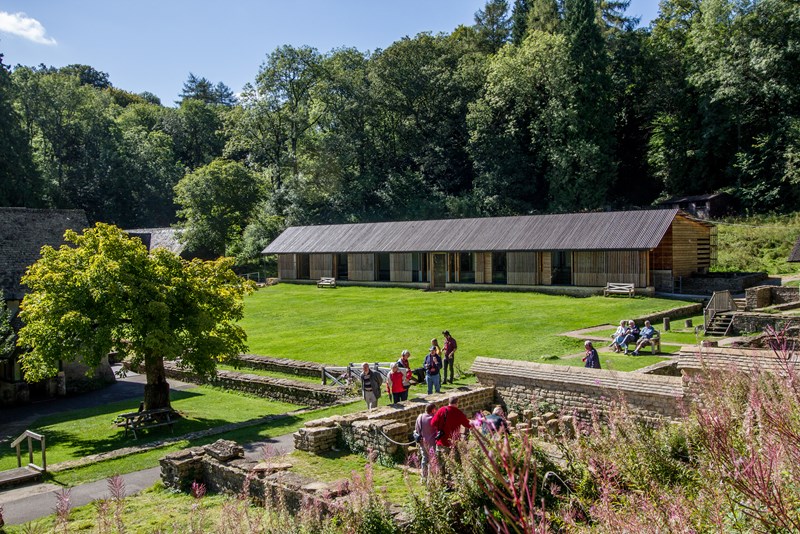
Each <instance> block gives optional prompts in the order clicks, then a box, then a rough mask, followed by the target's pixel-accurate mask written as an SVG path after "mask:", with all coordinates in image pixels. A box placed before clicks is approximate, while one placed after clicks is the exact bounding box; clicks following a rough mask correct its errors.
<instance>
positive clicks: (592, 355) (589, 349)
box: [583, 339, 600, 369]
mask: <svg viewBox="0 0 800 534" xmlns="http://www.w3.org/2000/svg"><path fill="white" fill-rule="evenodd" d="M583 346H584V347H585V348H586V356H584V357H583V361H584V362H585V365H584V367H589V368H591V369H600V356H598V354H597V350H596V349H595V348H594V347H593V346H592V342H591V341H589V340H588V339H587V340H586V341H585V342H584V343H583Z"/></svg>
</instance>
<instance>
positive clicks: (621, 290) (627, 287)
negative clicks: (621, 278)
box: [603, 282, 636, 297]
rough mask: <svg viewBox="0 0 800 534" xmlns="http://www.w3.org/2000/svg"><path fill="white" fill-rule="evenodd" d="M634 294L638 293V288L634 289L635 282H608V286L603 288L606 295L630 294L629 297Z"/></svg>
mask: <svg viewBox="0 0 800 534" xmlns="http://www.w3.org/2000/svg"><path fill="white" fill-rule="evenodd" d="M634 294H636V290H635V289H634V287H633V284H622V283H615V282H609V283H607V284H606V288H605V289H604V290H603V296H604V297H607V296H609V295H628V296H629V297H632V296H633V295H634Z"/></svg>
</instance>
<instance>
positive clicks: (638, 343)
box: [609, 320, 658, 355]
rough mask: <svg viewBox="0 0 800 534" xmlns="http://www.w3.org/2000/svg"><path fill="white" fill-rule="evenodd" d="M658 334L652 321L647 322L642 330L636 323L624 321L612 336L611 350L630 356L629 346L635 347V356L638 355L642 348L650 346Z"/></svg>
mask: <svg viewBox="0 0 800 534" xmlns="http://www.w3.org/2000/svg"><path fill="white" fill-rule="evenodd" d="M657 334H658V332H657V331H656V329H655V328H653V326H652V325H651V324H650V321H645V322H644V327H643V328H641V329H640V328H639V327H638V326H636V323H635V322H634V321H625V320H622V321H620V322H619V326H618V327H617V330H616V331H615V332H614V334H613V335H612V336H611V344H610V345H609V348H610V349H611V350H613V351H614V352H623V353H624V354H628V353H629V352H628V345H634V347H635V348H634V349H633V354H635V355H638V354H639V351H640V350H641V349H642V347H644V346H646V345H649V344H650V343H651V342H652V339H653V338H654V337H655V336H656V335H657Z"/></svg>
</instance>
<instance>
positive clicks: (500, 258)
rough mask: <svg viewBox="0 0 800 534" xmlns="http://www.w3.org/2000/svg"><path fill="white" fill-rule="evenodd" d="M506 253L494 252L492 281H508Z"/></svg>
mask: <svg viewBox="0 0 800 534" xmlns="http://www.w3.org/2000/svg"><path fill="white" fill-rule="evenodd" d="M506 265H507V264H506V253H505V252H492V283H493V284H507V283H508V267H506Z"/></svg>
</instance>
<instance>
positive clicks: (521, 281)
mask: <svg viewBox="0 0 800 534" xmlns="http://www.w3.org/2000/svg"><path fill="white" fill-rule="evenodd" d="M547 257H548V258H549V254H547ZM506 263H507V265H508V285H528V286H533V285H537V284H539V283H540V282H539V272H538V271H539V253H538V252H509V253H508V254H507V255H506ZM549 263H550V262H549V261H548V265H549ZM548 272H549V271H548Z"/></svg>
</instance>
